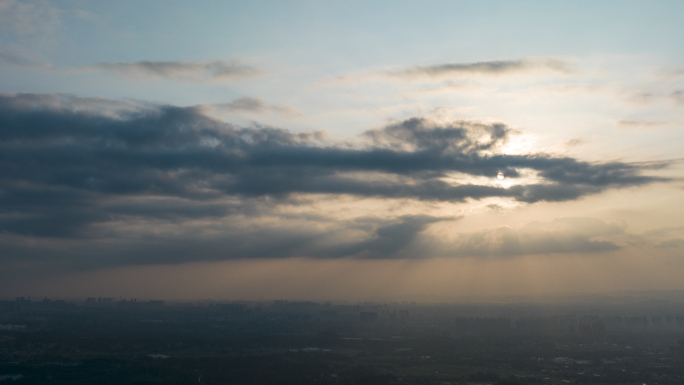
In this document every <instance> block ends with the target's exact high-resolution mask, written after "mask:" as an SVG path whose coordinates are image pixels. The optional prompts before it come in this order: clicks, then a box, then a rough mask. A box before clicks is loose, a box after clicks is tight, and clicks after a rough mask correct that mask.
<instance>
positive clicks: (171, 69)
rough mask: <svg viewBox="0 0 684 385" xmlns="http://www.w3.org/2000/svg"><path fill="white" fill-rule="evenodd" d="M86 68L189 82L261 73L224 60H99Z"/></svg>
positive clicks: (243, 76)
mask: <svg viewBox="0 0 684 385" xmlns="http://www.w3.org/2000/svg"><path fill="white" fill-rule="evenodd" d="M84 69H87V70H95V71H106V72H111V73H114V74H115V75H117V76H120V77H122V78H124V79H146V78H158V79H167V80H175V81H189V82H200V81H206V80H235V79H245V78H251V77H254V76H258V75H261V74H262V71H261V70H260V69H258V68H256V67H252V66H248V65H244V64H241V63H239V62H236V61H225V60H216V61H210V62H190V61H138V62H124V63H99V64H96V65H92V66H88V67H85V68H84Z"/></svg>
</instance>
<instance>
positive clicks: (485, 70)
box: [386, 59, 571, 79]
mask: <svg viewBox="0 0 684 385" xmlns="http://www.w3.org/2000/svg"><path fill="white" fill-rule="evenodd" d="M533 70H550V71H554V72H560V73H569V72H571V70H570V67H569V66H568V64H567V63H565V62H563V61H561V60H558V59H519V60H494V61H482V62H475V63H446V64H435V65H429V66H413V67H410V68H406V69H403V70H399V71H388V72H386V74H387V75H390V76H394V77H397V78H401V79H411V78H415V77H418V76H427V77H443V76H452V75H488V76H491V75H507V74H512V73H520V72H526V71H533Z"/></svg>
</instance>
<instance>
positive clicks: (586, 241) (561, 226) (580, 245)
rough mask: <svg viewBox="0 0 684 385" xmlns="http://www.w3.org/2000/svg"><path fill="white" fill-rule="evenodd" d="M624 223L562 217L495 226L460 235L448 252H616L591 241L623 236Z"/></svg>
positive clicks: (603, 243) (497, 254)
mask: <svg viewBox="0 0 684 385" xmlns="http://www.w3.org/2000/svg"><path fill="white" fill-rule="evenodd" d="M625 229H626V226H625V225H624V224H618V223H612V224H609V223H605V222H603V221H600V220H598V219H592V218H562V219H556V220H554V221H552V222H532V223H529V224H526V225H524V226H521V227H517V228H516V227H498V228H494V229H488V230H484V231H480V232H476V233H471V234H465V235H462V236H461V239H460V240H459V241H458V245H457V246H456V247H454V248H453V249H452V250H450V253H452V254H453V255H455V256H479V257H510V256H517V255H533V254H556V253H601V252H606V251H613V250H618V249H620V246H618V245H616V244H615V243H613V242H611V241H608V240H596V239H594V238H597V237H603V236H610V235H619V234H623V233H624V231H625Z"/></svg>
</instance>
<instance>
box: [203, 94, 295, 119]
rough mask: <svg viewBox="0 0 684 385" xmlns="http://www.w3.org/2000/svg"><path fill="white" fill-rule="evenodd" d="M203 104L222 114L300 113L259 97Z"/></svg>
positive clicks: (289, 114) (292, 115)
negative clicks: (268, 102)
mask: <svg viewBox="0 0 684 385" xmlns="http://www.w3.org/2000/svg"><path fill="white" fill-rule="evenodd" d="M203 106H206V107H208V108H211V109H213V110H215V111H216V112H218V113H224V114H225V113H235V112H247V113H252V114H266V113H276V114H281V115H285V116H289V117H298V116H301V113H299V112H298V111H296V110H294V109H292V108H290V107H284V106H275V105H270V104H267V103H266V102H265V101H263V100H262V99H259V98H240V99H236V100H233V101H232V102H230V103H214V104H205V105H203Z"/></svg>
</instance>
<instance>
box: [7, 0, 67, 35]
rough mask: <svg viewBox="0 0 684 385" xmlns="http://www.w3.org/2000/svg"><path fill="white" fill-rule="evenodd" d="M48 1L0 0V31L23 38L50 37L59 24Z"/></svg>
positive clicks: (57, 14)
mask: <svg viewBox="0 0 684 385" xmlns="http://www.w3.org/2000/svg"><path fill="white" fill-rule="evenodd" d="M59 13H60V11H59V10H58V9H57V8H55V7H54V6H53V5H52V4H51V3H50V2H48V1H32V2H23V1H16V0H0V31H2V32H6V33H11V34H13V35H15V36H18V37H20V38H25V39H36V38H40V39H46V38H50V36H51V35H52V34H54V32H55V31H56V30H57V28H58V27H59V25H60V24H61V21H60V17H59Z"/></svg>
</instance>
